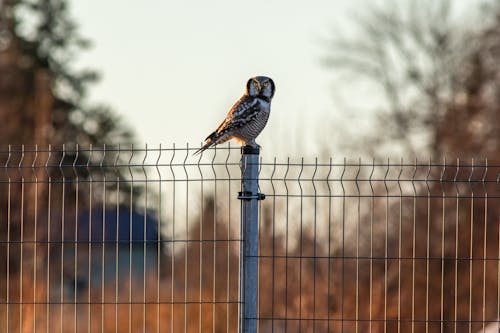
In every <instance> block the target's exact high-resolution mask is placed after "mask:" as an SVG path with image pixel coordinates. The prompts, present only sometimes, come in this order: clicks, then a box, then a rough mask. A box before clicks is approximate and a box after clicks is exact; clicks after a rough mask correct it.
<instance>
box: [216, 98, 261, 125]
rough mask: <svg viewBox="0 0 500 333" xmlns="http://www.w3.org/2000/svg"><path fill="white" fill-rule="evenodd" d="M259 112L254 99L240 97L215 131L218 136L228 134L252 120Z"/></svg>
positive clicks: (256, 101) (257, 104) (257, 103)
mask: <svg viewBox="0 0 500 333" xmlns="http://www.w3.org/2000/svg"><path fill="white" fill-rule="evenodd" d="M259 111H260V106H259V102H258V100H257V99H255V98H251V97H248V96H244V97H242V98H241V99H240V100H239V101H238V102H237V103H236V104H235V105H234V106H233V107H232V108H231V110H230V111H229V113H228V114H227V116H226V119H224V121H223V122H222V124H220V126H219V127H218V128H217V130H216V131H215V132H216V133H218V134H224V133H230V132H232V131H233V130H236V129H238V128H241V127H243V126H245V125H246V124H248V123H249V122H251V121H252V120H254V119H255V118H256V117H257V114H258V113H259Z"/></svg>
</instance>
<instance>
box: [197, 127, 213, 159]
mask: <svg viewBox="0 0 500 333" xmlns="http://www.w3.org/2000/svg"><path fill="white" fill-rule="evenodd" d="M216 136H217V132H213V133H212V134H210V135H209V136H208V137H207V138H206V139H205V143H204V144H203V146H202V147H201V148H200V149H198V150H197V151H195V152H194V154H193V155H198V154H200V153H201V152H203V151H204V150H206V149H208V148H210V147H211V146H213V145H214V144H216V142H215V141H216Z"/></svg>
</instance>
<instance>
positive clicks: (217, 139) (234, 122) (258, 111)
mask: <svg viewBox="0 0 500 333" xmlns="http://www.w3.org/2000/svg"><path fill="white" fill-rule="evenodd" d="M274 89H275V88H274V82H273V80H271V79H270V78H268V77H266V76H256V77H252V78H250V79H249V80H248V82H247V86H246V91H245V93H244V94H243V96H242V97H241V98H240V99H239V100H238V101H237V102H236V103H235V104H234V105H233V107H232V108H231V110H229V113H228V114H227V116H226V119H224V121H223V122H222V124H220V125H219V127H218V128H217V129H216V130H215V131H214V132H213V133H212V134H210V135H209V136H208V137H207V138H206V139H205V143H204V144H203V147H201V148H200V149H198V150H197V151H196V152H195V154H198V153H201V152H202V151H204V150H205V149H207V148H209V147H211V146H214V145H218V144H220V143H224V142H226V141H227V140H230V139H235V140H236V141H237V142H239V143H240V144H241V145H247V144H248V145H251V146H258V145H257V143H256V142H255V138H256V137H257V136H258V135H259V134H260V132H261V131H262V130H263V129H264V126H266V123H267V120H268V119H269V113H270V111H271V100H272V98H273V96H274Z"/></svg>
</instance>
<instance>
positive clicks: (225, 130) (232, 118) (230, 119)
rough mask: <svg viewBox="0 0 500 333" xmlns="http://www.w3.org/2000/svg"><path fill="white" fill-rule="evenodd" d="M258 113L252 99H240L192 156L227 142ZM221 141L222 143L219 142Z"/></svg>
mask: <svg viewBox="0 0 500 333" xmlns="http://www.w3.org/2000/svg"><path fill="white" fill-rule="evenodd" d="M259 111H260V106H259V102H258V101H257V100H256V99H255V98H252V97H249V96H243V97H241V98H240V99H239V100H238V101H237V102H236V103H235V104H234V105H233V107H232V108H231V110H229V112H228V114H227V116H226V119H224V121H223V122H222V123H221V124H220V125H219V127H217V129H216V130H215V131H213V132H212V133H211V134H210V135H209V136H207V138H206V139H205V143H204V144H203V146H202V147H201V148H200V149H198V150H197V151H196V152H195V153H194V154H195V155H196V154H198V153H200V152H202V151H204V150H205V149H208V148H209V147H211V146H212V145H214V144H219V143H221V142H224V141H227V139H229V138H230V135H231V134H232V133H233V132H234V131H236V130H238V129H239V128H241V127H243V126H245V125H246V124H248V123H249V122H251V121H252V120H253V119H255V118H256V117H257V114H258V113H259ZM221 140H222V141H221Z"/></svg>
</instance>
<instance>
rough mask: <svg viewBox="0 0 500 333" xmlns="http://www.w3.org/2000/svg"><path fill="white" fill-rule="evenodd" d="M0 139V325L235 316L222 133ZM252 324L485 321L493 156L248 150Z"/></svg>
mask: <svg viewBox="0 0 500 333" xmlns="http://www.w3.org/2000/svg"><path fill="white" fill-rule="evenodd" d="M194 151H195V149H191V148H189V147H188V146H186V147H181V148H179V147H176V146H169V147H162V146H156V147H148V146H142V147H120V146H113V147H111V146H101V147H92V146H86V147H80V146H77V145H66V146H58V147H51V146H49V147H37V146H30V147H28V146H8V147H2V149H0V165H1V166H2V167H0V169H2V170H0V187H1V188H0V207H1V208H0V220H1V224H0V327H1V328H0V329H1V330H2V331H6V332H238V330H239V329H240V309H241V306H242V302H244V300H242V299H241V297H240V287H241V278H240V276H241V268H240V267H241V264H242V260H246V258H244V257H241V256H240V248H241V246H242V244H243V237H242V233H241V226H240V201H239V200H238V198H237V197H238V192H239V191H240V190H241V188H240V186H241V177H242V176H241V172H242V170H241V166H240V158H241V155H240V150H239V148H231V147H227V148H216V149H213V150H209V151H207V152H206V153H204V154H203V155H202V156H192V153H193V152H194ZM259 192H261V193H264V194H265V195H266V199H265V200H261V201H259V204H258V205H259V220H258V223H259V229H260V231H259V252H258V253H259V254H258V256H257V259H258V310H257V316H256V318H253V319H256V321H257V326H258V329H259V332H481V331H487V329H493V331H495V332H496V331H498V322H499V321H498V320H499V319H498V314H499V312H500V302H499V299H500V283H499V280H500V267H499V262H500V259H499V258H500V242H499V223H500V164H499V163H498V161H496V162H492V161H486V160H469V161H460V160H453V161H451V160H446V159H443V160H440V161H432V160H426V161H421V160H412V161H403V160H397V161H396V160H387V161H373V160H370V161H365V160H360V159H355V160H352V159H351V160H350V159H333V158H325V159H319V158H318V159H314V160H306V159H302V158H289V159H286V160H281V161H280V160H278V159H273V160H261V161H260V165H259Z"/></svg>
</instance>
